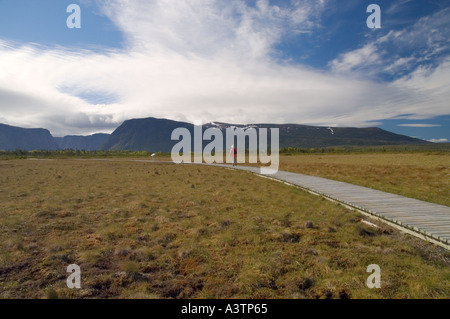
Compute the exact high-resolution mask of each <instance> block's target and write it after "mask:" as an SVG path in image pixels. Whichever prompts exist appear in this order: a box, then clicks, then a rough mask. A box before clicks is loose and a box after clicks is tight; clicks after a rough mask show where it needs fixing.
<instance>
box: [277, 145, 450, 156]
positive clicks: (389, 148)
mask: <svg viewBox="0 0 450 319" xmlns="http://www.w3.org/2000/svg"><path fill="white" fill-rule="evenodd" d="M424 152H433V153H449V152H450V143H439V144H432V143H430V144H419V145H379V146H340V147H320V148H298V147H287V148H282V149H280V154H283V155H292V154H324V153H326V154H366V153H395V154H398V153H424Z"/></svg>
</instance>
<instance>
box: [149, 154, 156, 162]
mask: <svg viewBox="0 0 450 319" xmlns="http://www.w3.org/2000/svg"><path fill="white" fill-rule="evenodd" d="M150 156H151V157H152V160H153V161H155V156H156V153H153V154H152V155H150Z"/></svg>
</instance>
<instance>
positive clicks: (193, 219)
mask: <svg viewBox="0 0 450 319" xmlns="http://www.w3.org/2000/svg"><path fill="white" fill-rule="evenodd" d="M283 165H284V164H283ZM362 218H364V217H362V216H361V215H360V214H358V213H356V212H353V211H350V210H348V209H346V208H344V207H342V206H340V205H338V204H336V203H332V202H329V201H327V200H324V199H322V198H321V197H317V196H313V195H310V194H308V193H306V192H304V191H302V190H299V189H297V188H294V187H290V186H287V185H284V184H282V183H277V182H274V181H271V180H267V179H263V178H260V177H257V176H255V175H253V174H251V173H248V172H242V171H234V170H228V169H223V168H217V167H207V166H194V165H192V166H191V165H173V164H158V163H138V162H129V161H125V160H114V161H95V160H73V159H67V160H51V161H33V160H8V161H1V162H0V242H1V245H0V297H1V298H56V297H59V298H448V296H450V287H449V284H448V283H449V279H450V267H449V265H450V253H449V252H448V251H446V250H444V249H442V248H439V247H436V246H434V245H431V244H427V243H426V242H424V241H421V240H419V239H416V238H413V237H410V236H409V235H404V234H402V233H400V232H399V231H397V230H393V229H391V228H389V227H387V226H385V225H381V224H380V226H381V228H380V229H377V228H374V227H371V226H369V225H366V224H364V223H362V222H361V219H362ZM69 264H78V265H79V266H80V268H81V280H82V282H81V285H82V289H68V288H67V286H66V278H67V277H68V275H69V274H68V273H67V272H66V268H67V266H68V265H69ZM369 264H378V265H379V266H380V268H381V289H369V288H368V287H367V286H366V284H365V282H366V279H367V277H368V276H369V275H370V274H369V273H367V272H366V268H367V266H368V265H369Z"/></svg>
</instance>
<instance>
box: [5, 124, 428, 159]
mask: <svg viewBox="0 0 450 319" xmlns="http://www.w3.org/2000/svg"><path fill="white" fill-rule="evenodd" d="M211 127H214V128H218V129H220V130H221V131H222V133H223V135H224V136H225V130H226V128H228V127H237V128H243V129H246V128H249V127H252V128H255V129H256V130H259V129H261V128H268V129H269V128H278V129H279V135H280V148H287V147H301V148H317V147H328V146H374V145H404V144H405V145H406V144H428V143H430V142H427V141H424V140H420V139H417V138H413V137H409V136H404V135H399V134H395V133H392V132H388V131H385V130H383V129H380V128H377V127H368V128H353V127H323V126H310V125H300V124H251V125H238V124H229V123H221V122H211V123H208V124H205V125H203V130H205V129H207V128H211ZM176 128H186V129H187V130H189V132H191V136H193V132H194V125H193V124H191V123H186V122H178V121H173V120H167V119H157V118H144V119H131V120H127V121H125V122H123V123H122V125H120V126H119V127H118V128H117V129H116V130H115V131H114V132H113V133H112V134H94V135H89V136H72V135H69V136H64V137H53V136H52V135H51V134H50V132H49V131H48V130H46V129H25V128H20V127H14V126H10V125H5V124H0V150H16V149H21V150H26V151H29V150H57V149H73V150H88V151H92V150H133V151H150V152H170V151H171V150H172V147H173V146H174V145H175V144H176V143H178V142H179V141H172V140H171V134H172V131H173V130H174V129H176ZM207 143H209V142H204V144H207Z"/></svg>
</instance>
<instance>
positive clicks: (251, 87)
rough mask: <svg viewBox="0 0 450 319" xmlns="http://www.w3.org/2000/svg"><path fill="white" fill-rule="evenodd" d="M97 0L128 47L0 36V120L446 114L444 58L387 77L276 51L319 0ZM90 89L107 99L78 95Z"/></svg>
mask: <svg viewBox="0 0 450 319" xmlns="http://www.w3.org/2000/svg"><path fill="white" fill-rule="evenodd" d="M102 8H103V10H104V12H105V14H107V15H108V16H109V17H110V18H111V19H112V20H113V21H114V22H115V23H116V24H117V25H118V26H119V27H120V28H121V30H122V31H123V32H124V34H125V36H126V38H127V39H128V47H127V48H126V49H124V50H117V51H111V52H109V53H95V52H89V51H80V52H73V51H69V50H65V49H63V48H62V49H43V48H42V47H39V46H33V45H23V46H17V45H12V44H11V43H9V42H1V40H0V70H2V72H0V110H1V116H2V118H1V120H2V121H4V122H7V123H8V124H12V125H19V126H27V127H31V126H34V127H46V128H49V129H50V130H51V132H52V133H53V134H54V135H56V136H59V135H63V134H90V133H94V132H97V131H111V130H112V129H113V128H115V127H117V126H118V125H119V124H120V123H121V122H122V121H123V120H126V119H129V118H136V117H148V116H155V117H165V118H170V119H175V120H184V121H191V122H193V121H194V120H196V119H201V120H203V121H204V122H207V121H213V120H215V121H222V122H236V123H252V122H253V123H254V122H278V123H288V122H289V123H292V122H294V123H305V124H318V125H331V124H333V125H340V126H344V125H351V126H368V125H370V121H374V120H380V119H384V118H389V117H395V116H398V115H400V114H406V113H408V114H417V115H418V116H436V115H442V114H448V104H447V101H449V100H450V93H449V90H448V87H449V86H450V62H445V63H442V64H441V66H440V67H438V68H436V69H433V70H428V69H420V70H417V71H416V72H415V73H414V74H412V75H411V76H410V77H408V78H402V79H400V80H397V81H395V82H393V83H377V82H375V81H371V80H367V79H366V80H365V79H363V78H362V77H361V76H359V75H358V76H355V75H353V74H352V73H349V72H342V73H339V72H324V71H317V70H314V69H311V68H308V67H305V66H302V65H286V64H283V65H282V64H278V63H276V62H274V60H273V59H272V58H271V54H270V53H271V50H272V49H273V46H274V44H276V43H277V42H278V41H280V39H281V38H282V36H283V34H284V33H285V32H290V30H293V32H295V31H298V30H304V31H308V30H312V29H313V28H314V27H315V26H316V25H317V24H318V21H319V17H320V13H321V12H322V10H323V9H324V4H323V2H317V1H312V0H311V1H306V0H305V1H293V5H292V6H290V7H276V6H273V5H269V3H268V1H258V3H257V5H256V6H255V7H249V6H247V5H246V4H245V2H244V1H238V0H234V1H226V2H225V1H213V0H195V1H194V0H193V1H189V2H178V1H177V2H175V1H144V0H134V1H125V0H121V1H119V0H114V1H105V2H104V3H103V6H102ZM375 49H376V47H375V46H372V47H371V46H370V45H369V46H367V47H365V48H362V49H360V50H359V51H356V52H353V54H349V55H347V56H344V57H341V59H340V60H339V61H340V63H337V62H336V66H335V68H334V69H335V70H338V69H339V70H347V71H348V70H351V69H353V68H354V67H355V66H358V65H360V64H361V63H363V62H364V59H372V62H373V63H377V61H379V58H378V57H377V56H376V54H375V55H374V54H373V53H376V51H375ZM98 92H101V93H103V94H104V95H105V96H106V97H113V98H111V99H109V98H106V99H105V100H106V101H108V99H109V100H110V103H111V104H91V103H89V99H83V98H80V97H78V96H81V97H82V96H83V95H89V94H91V93H94V94H96V93H98ZM372 123H373V122H372Z"/></svg>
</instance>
